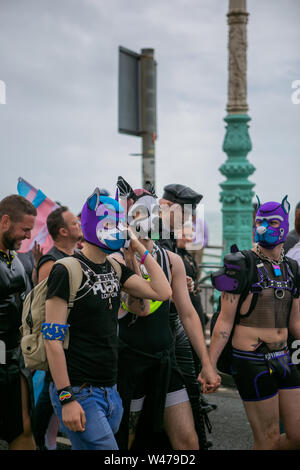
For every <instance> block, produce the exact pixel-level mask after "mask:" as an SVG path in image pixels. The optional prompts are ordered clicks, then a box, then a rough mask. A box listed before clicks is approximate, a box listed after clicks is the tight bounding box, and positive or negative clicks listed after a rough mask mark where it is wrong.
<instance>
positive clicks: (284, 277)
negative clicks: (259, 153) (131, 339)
mask: <svg viewBox="0 0 300 470" xmlns="http://www.w3.org/2000/svg"><path fill="white" fill-rule="evenodd" d="M289 210H290V205H289V203H288V200H287V196H285V197H284V198H283V200H282V202H281V203H278V202H273V201H272V202H267V203H265V204H261V203H260V201H259V199H258V208H257V214H256V218H255V225H256V228H255V242H256V245H255V247H254V248H253V249H252V250H245V251H241V252H239V251H238V250H237V247H236V246H233V247H232V250H231V253H230V254H228V255H226V256H225V257H224V268H223V270H220V271H219V274H218V273H217V274H216V275H213V276H212V280H213V284H214V286H215V288H216V289H218V290H219V291H221V308H220V314H219V316H218V319H217V321H216V324H215V326H214V329H213V332H212V339H211V345H210V349H209V353H210V359H211V362H212V364H213V365H215V367H217V364H218V360H219V358H220V357H221V353H222V351H223V349H224V348H225V346H226V345H227V342H228V341H231V343H232V357H231V366H230V371H231V374H232V377H233V379H234V381H235V383H236V386H237V389H238V391H239V394H240V396H241V398H242V400H243V404H244V407H245V410H246V413H247V416H248V420H249V422H250V425H251V428H252V432H253V440H254V446H253V448H254V449H255V450H271V449H273V450H275V449H276V450H291V449H300V428H299V422H300V372H299V370H298V368H297V365H296V364H297V362H299V361H297V359H298V358H297V354H295V353H294V354H292V351H290V349H289V346H288V339H290V338H292V337H293V338H295V339H300V320H299V313H300V312H299V286H300V273H299V267H298V265H297V263H296V262H295V261H294V260H292V259H290V258H288V257H286V256H285V255H284V252H283V243H284V241H285V239H286V236H287V234H288V231H289V220H288V217H289ZM289 343H290V341H289ZM279 418H280V419H281V421H282V423H283V426H284V429H285V433H282V434H280V421H279Z"/></svg>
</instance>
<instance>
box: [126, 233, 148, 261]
mask: <svg viewBox="0 0 300 470" xmlns="http://www.w3.org/2000/svg"><path fill="white" fill-rule="evenodd" d="M127 231H128V233H129V237H130V244H129V248H128V251H129V254H131V253H132V254H133V255H134V253H135V252H138V251H139V250H141V249H142V250H143V251H145V247H144V246H143V245H142V243H141V242H140V241H139V239H138V238H137V236H136V234H135V233H134V231H133V230H132V229H131V228H130V227H127Z"/></svg>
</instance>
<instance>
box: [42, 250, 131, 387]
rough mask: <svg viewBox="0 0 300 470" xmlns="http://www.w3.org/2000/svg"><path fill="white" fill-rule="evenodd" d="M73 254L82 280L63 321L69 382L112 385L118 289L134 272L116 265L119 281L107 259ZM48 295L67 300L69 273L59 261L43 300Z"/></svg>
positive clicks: (116, 349) (114, 367)
mask: <svg viewBox="0 0 300 470" xmlns="http://www.w3.org/2000/svg"><path fill="white" fill-rule="evenodd" d="M74 257H75V258H77V259H78V260H79V261H80V262H81V266H82V268H83V280H82V283H81V287H80V289H79V291H78V292H77V295H76V299H75V303H74V307H73V308H72V309H71V311H70V314H69V317H68V320H67V323H68V324H69V325H70V327H69V333H70V340H69V347H68V349H67V350H65V354H66V361H67V369H68V375H69V379H70V383H71V385H73V386H75V385H82V384H83V383H87V384H90V385H95V386H102V387H112V386H113V385H114V384H115V383H116V382H117V360H118V338H117V328H118V310H119V306H120V290H121V288H122V286H123V285H124V283H125V282H126V281H127V279H129V277H130V276H132V275H133V274H134V273H133V272H132V271H131V270H130V269H129V268H127V267H126V266H124V265H123V264H120V266H121V268H122V275H121V279H120V282H119V279H118V276H117V273H116V272H115V270H114V269H113V267H112V266H111V264H110V262H109V261H106V262H105V263H103V264H95V263H93V262H91V261H90V260H88V259H87V258H86V257H85V256H83V254H81V253H76V254H75V255H74ZM52 297H60V298H61V299H64V300H66V301H67V302H68V300H69V275H68V271H67V269H66V268H65V267H64V266H63V265H60V264H57V265H55V266H54V267H53V268H52V270H51V273H50V275H49V278H48V292H47V299H51V298H52Z"/></svg>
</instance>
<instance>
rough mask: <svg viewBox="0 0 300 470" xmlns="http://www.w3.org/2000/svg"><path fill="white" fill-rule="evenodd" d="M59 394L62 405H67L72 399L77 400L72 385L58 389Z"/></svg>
mask: <svg viewBox="0 0 300 470" xmlns="http://www.w3.org/2000/svg"><path fill="white" fill-rule="evenodd" d="M57 395H58V399H59V401H60V403H61V405H62V406H63V405H66V404H67V403H71V401H74V400H75V396H74V393H73V389H72V387H71V386H68V387H64V388H61V389H60V390H57Z"/></svg>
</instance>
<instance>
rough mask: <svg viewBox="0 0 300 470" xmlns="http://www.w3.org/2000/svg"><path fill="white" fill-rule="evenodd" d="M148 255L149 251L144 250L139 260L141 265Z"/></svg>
mask: <svg viewBox="0 0 300 470" xmlns="http://www.w3.org/2000/svg"><path fill="white" fill-rule="evenodd" d="M149 253H150V251H149V250H146V251H145V253H144V255H143V257H142V259H141V264H144V262H145V259H146V258H147V255H148V254H149Z"/></svg>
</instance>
